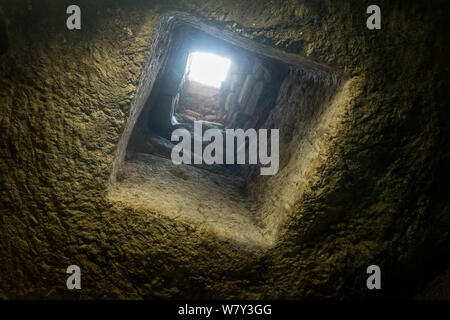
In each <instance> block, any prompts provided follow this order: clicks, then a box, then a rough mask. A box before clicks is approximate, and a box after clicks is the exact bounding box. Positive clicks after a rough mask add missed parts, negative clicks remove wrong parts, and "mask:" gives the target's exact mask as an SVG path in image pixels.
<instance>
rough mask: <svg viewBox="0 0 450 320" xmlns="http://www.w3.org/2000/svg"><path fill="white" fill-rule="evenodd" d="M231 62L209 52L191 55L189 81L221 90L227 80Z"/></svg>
mask: <svg viewBox="0 0 450 320" xmlns="http://www.w3.org/2000/svg"><path fill="white" fill-rule="evenodd" d="M230 64H231V60H230V59H227V58H224V57H221V56H217V55H215V54H212V53H207V52H192V53H191V54H190V55H189V61H188V72H189V80H193V81H196V82H199V83H201V84H204V85H207V86H211V87H216V88H219V87H220V86H221V84H222V81H224V80H225V78H226V77H227V74H228V69H229V68H230Z"/></svg>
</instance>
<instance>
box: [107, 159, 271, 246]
mask: <svg viewBox="0 0 450 320" xmlns="http://www.w3.org/2000/svg"><path fill="white" fill-rule="evenodd" d="M120 176H121V177H122V178H121V179H120V180H119V181H118V182H117V183H116V184H115V185H113V186H112V187H111V188H110V190H109V198H110V199H111V200H113V201H119V202H122V203H123V204H124V205H126V206H131V207H133V208H139V209H145V210H148V211H149V212H157V213H159V214H162V215H167V216H169V217H171V218H173V219H181V220H184V221H186V222H189V223H194V224H197V225H198V226H200V227H202V228H205V229H206V230H207V231H210V232H213V233H215V234H216V235H217V236H218V237H219V238H222V239H224V240H226V241H233V242H236V243H238V244H240V245H245V246H250V247H253V248H257V247H261V248H263V247H265V246H267V245H268V241H267V240H266V239H265V238H264V235H263V228H261V227H260V226H259V222H258V219H257V218H256V214H255V212H256V210H255V209H256V208H255V206H254V204H253V203H252V201H251V200H250V199H249V198H248V196H247V195H246V194H245V191H244V189H243V188H242V185H243V181H242V180H241V179H240V178H239V177H237V176H224V175H221V174H218V173H215V172H211V171H207V170H204V169H200V168H196V167H193V166H189V165H174V164H172V162H171V161H170V160H168V159H165V158H162V157H159V156H156V155H150V154H143V153H140V154H137V155H135V156H134V158H133V160H129V161H127V162H126V163H125V164H124V166H123V169H122V172H121V174H120Z"/></svg>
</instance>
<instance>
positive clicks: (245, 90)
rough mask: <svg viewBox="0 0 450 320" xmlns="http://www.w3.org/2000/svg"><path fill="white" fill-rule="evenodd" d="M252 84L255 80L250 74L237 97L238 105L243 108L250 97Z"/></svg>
mask: <svg viewBox="0 0 450 320" xmlns="http://www.w3.org/2000/svg"><path fill="white" fill-rule="evenodd" d="M254 84H255V78H254V77H253V76H252V75H251V74H249V75H247V77H246V78H245V82H244V85H243V86H242V89H241V92H240V94H239V97H238V103H239V104H240V105H241V106H245V105H246V104H247V101H248V98H249V97H250V94H251V91H252V90H253V85H254Z"/></svg>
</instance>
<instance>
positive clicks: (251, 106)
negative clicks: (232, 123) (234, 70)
mask: <svg viewBox="0 0 450 320" xmlns="http://www.w3.org/2000/svg"><path fill="white" fill-rule="evenodd" d="M263 89H264V81H262V80H260V81H258V82H256V83H255V85H254V87H253V90H252V91H251V94H250V97H249V99H248V102H247V104H246V106H245V111H244V112H245V114H247V115H249V116H252V115H254V114H255V111H256V106H257V104H258V100H259V97H260V96H261V93H262V91H263Z"/></svg>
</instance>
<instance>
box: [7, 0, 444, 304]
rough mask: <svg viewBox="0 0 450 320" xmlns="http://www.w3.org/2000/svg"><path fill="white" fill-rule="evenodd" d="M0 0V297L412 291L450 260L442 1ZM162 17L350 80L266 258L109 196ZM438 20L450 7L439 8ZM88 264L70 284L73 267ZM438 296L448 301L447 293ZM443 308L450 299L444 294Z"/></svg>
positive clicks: (318, 294)
mask: <svg viewBox="0 0 450 320" xmlns="http://www.w3.org/2000/svg"><path fill="white" fill-rule="evenodd" d="M78 2H79V5H80V6H81V7H82V8H83V9H82V12H83V29H82V30H81V31H78V32H73V31H72V32H69V31H68V30H67V29H66V28H65V19H66V15H65V14H64V13H65V9H66V7H67V6H68V5H69V4H71V3H69V2H68V1H51V0H44V1H39V2H38V1H25V0H22V1H14V2H12V1H5V0H2V1H0V8H1V11H2V15H3V16H4V17H5V24H6V30H7V33H8V39H9V44H8V49H7V52H6V54H3V55H1V56H0V74H1V78H0V103H1V108H0V127H1V132H2V139H1V140H0V154H1V156H0V159H1V160H0V185H1V189H0V217H1V223H0V274H1V277H0V297H1V298H183V297H184V298H198V297H203V298H213V297H214V298H330V297H333V298H349V297H370V296H371V295H369V292H368V291H367V290H366V289H365V285H364V284H365V277H366V274H365V270H366V267H367V266H368V265H370V264H378V265H380V266H381V268H382V270H383V275H384V276H383V283H384V284H385V286H384V290H382V292H381V296H382V297H389V296H403V297H413V296H415V295H416V294H417V293H418V292H420V291H421V290H422V289H423V288H424V287H425V286H426V284H427V283H428V282H429V281H430V280H432V277H433V276H434V275H436V274H437V273H438V272H439V271H441V270H442V269H443V267H444V266H445V264H446V263H447V261H448V260H447V257H448V252H449V250H448V249H449V241H448V240H449V239H448V229H449V228H448V227H449V218H448V212H449V202H448V198H449V197H448V187H447V186H446V185H447V184H446V181H445V177H446V176H448V173H449V170H448V163H449V154H448V150H450V149H449V142H448V124H447V119H449V117H448V109H447V103H448V94H447V93H446V88H448V84H449V83H448V61H447V58H448V56H449V54H448V44H447V40H446V38H445V35H446V31H447V30H448V29H449V26H448V22H447V20H448V19H447V17H446V16H445V12H446V11H447V10H448V4H447V3H446V2H445V1H422V2H417V3H411V2H404V3H403V2H399V3H397V4H392V3H391V2H388V1H381V0H380V1H378V4H379V5H380V7H381V8H382V14H383V22H382V28H383V29H382V30H381V31H369V30H367V29H366V28H365V19H366V17H367V15H366V14H365V10H366V8H367V6H368V5H369V4H372V3H369V2H367V1H344V0H342V1H331V0H330V1H312V0H311V1H308V0H305V1H300V0H292V1H248V2H247V1H240V0H239V1H238V0H231V1H225V0H198V1H197V0H196V1H193V0H191V1H187V0H186V1H182V0H180V1H177V0H173V1H164V2H160V3H158V2H150V1H149V2H143V1H118V2H116V1H103V2H101V3H95V4H94V3H92V2H88V1H78ZM165 9H172V10H173V9H177V10H180V11H188V12H191V13H192V14H195V15H198V16H200V17H204V18H206V19H210V20H211V22H212V23H215V24H217V25H218V26H223V27H224V28H227V29H229V30H233V31H235V32H238V33H240V34H242V35H243V36H245V37H249V38H251V39H254V40H255V41H260V42H262V43H265V44H268V45H272V46H276V47H278V48H281V49H283V50H287V51H289V52H294V53H298V54H302V55H305V56H311V57H314V58H315V59H317V60H318V61H321V62H324V63H327V64H330V65H332V66H335V67H337V68H339V69H340V70H342V71H343V72H345V73H346V74H348V75H349V76H350V77H353V79H352V82H351V86H350V87H349V88H347V93H346V97H345V109H344V112H343V113H342V114H341V115H340V116H339V118H337V119H336V121H335V122H336V126H335V127H334V128H333V131H334V134H333V135H331V136H329V137H328V138H327V139H328V140H327V141H326V145H327V148H325V149H324V150H323V153H321V154H320V156H319V157H318V158H317V159H316V160H317V162H316V163H315V167H316V169H315V171H314V173H313V174H312V175H311V178H310V181H308V183H307V184H306V186H305V191H304V193H303V196H302V197H301V199H300V200H299V201H297V202H296V203H295V204H294V205H293V210H292V213H291V215H290V217H289V220H288V223H287V224H286V226H285V232H284V234H283V235H281V236H280V237H279V238H278V240H277V243H276V245H275V247H274V248H273V249H270V250H268V251H264V252H259V251H250V252H248V251H245V250H242V249H241V248H239V247H237V246H235V245H234V244H233V243H230V242H224V241H219V240H217V239H216V238H214V237H213V236H211V234H210V233H208V231H207V230H203V229H202V228H201V227H199V226H196V225H188V224H183V223H178V222H177V223H175V222H173V221H171V220H170V219H168V218H164V217H162V216H159V215H158V214H156V213H151V212H140V211H137V210H132V209H130V208H126V207H122V206H120V205H119V204H112V203H109V202H108V201H107V199H106V198H105V193H106V188H107V184H108V179H109V175H110V173H111V169H112V163H113V158H114V155H115V150H116V147H117V143H118V141H119V138H120V134H121V133H122V131H123V128H124V123H125V121H126V119H127V117H128V116H129V108H130V103H131V100H132V98H133V96H134V94H135V92H136V85H137V81H138V79H139V75H140V73H141V71H142V65H143V62H144V61H145V56H146V54H147V52H148V50H149V43H150V40H151V39H152V36H153V32H154V30H155V28H156V25H157V23H158V18H159V16H160V14H161V12H163V10H165ZM446 9H447V10H446ZM70 264H78V265H80V266H81V268H82V274H83V276H82V277H83V278H82V285H83V289H82V290H80V291H68V290H67V289H65V281H66V276H67V275H66V274H65V269H66V267H67V266H68V265H70ZM447 293H448V292H447ZM447 297H448V295H447Z"/></svg>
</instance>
